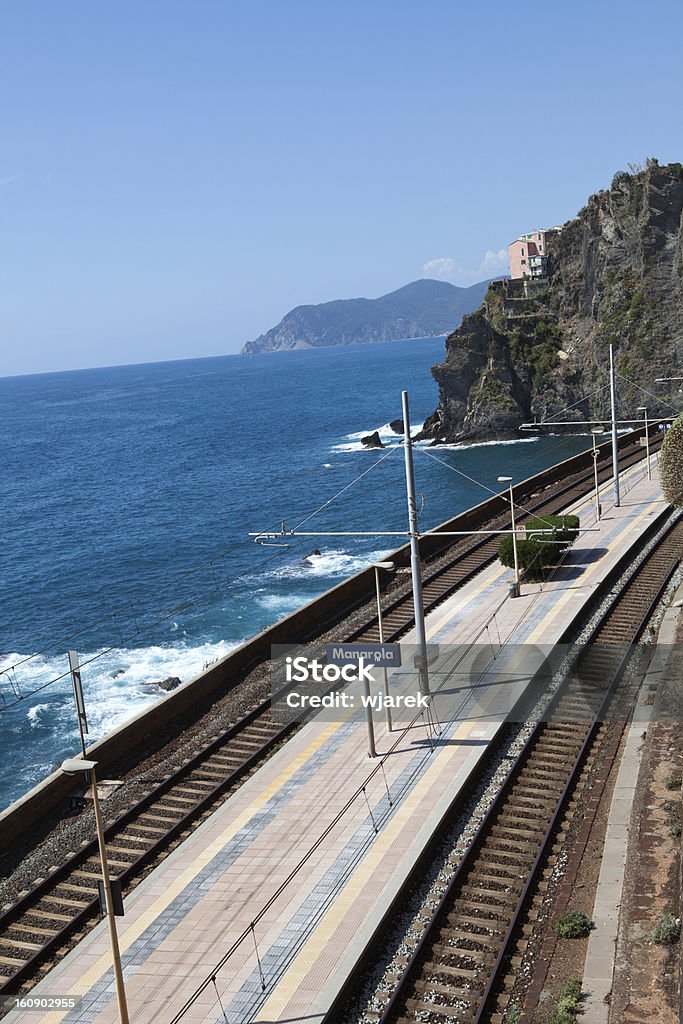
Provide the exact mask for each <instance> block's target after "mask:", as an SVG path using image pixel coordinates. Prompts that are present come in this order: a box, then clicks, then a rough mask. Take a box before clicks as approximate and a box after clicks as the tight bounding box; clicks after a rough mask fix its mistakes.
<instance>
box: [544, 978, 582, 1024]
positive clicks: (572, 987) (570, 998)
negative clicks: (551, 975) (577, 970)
mask: <svg viewBox="0 0 683 1024" xmlns="http://www.w3.org/2000/svg"><path fill="white" fill-rule="evenodd" d="M581 995H582V993H581V982H580V981H579V979H578V978H570V979H569V981H568V982H567V984H566V985H565V986H564V988H563V989H562V991H561V992H560V996H559V999H558V1003H557V1006H556V1007H555V1009H554V1010H553V1012H552V1013H551V1015H550V1021H549V1024H575V1021H576V1018H577V1017H578V1015H579V1013H580V1012H581Z"/></svg>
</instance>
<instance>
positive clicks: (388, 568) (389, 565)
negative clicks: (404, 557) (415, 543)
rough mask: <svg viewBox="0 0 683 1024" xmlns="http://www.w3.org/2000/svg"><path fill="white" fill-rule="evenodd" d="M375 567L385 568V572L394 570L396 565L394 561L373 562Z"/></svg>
mask: <svg viewBox="0 0 683 1024" xmlns="http://www.w3.org/2000/svg"><path fill="white" fill-rule="evenodd" d="M372 564H373V568H375V569H384V570H385V572H392V571H393V570H394V569H395V568H396V566H395V564H394V563H393V562H373V563H372Z"/></svg>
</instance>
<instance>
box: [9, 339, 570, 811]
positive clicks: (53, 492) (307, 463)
mask: <svg viewBox="0 0 683 1024" xmlns="http://www.w3.org/2000/svg"><path fill="white" fill-rule="evenodd" d="M443 353H444V342H443V339H435V338H430V339H424V340H418V341H397V342H391V343H386V344H377V345H365V346H351V347H348V348H335V349H319V350H308V351H302V352H290V353H282V354H275V355H256V356H250V357H243V356H223V357H218V358H208V359H191V360H183V361H179V362H164V363H150V364H145V365H135V366H120V367H111V368H105V369H96V370H81V371H74V372H65V373H52V374H42V375H35V376H26V377H12V378H9V377H6V378H2V379H0V409H1V411H2V415H1V416H0V451H1V452H2V456H1V458H2V462H3V466H4V470H3V473H2V497H1V499H0V501H1V503H2V523H3V530H2V539H1V544H2V548H1V556H0V559H1V560H0V565H1V567H2V568H1V570H0V573H1V575H0V584H1V592H2V607H1V610H0V672H2V674H0V730H1V733H0V736H1V738H2V745H1V749H0V777H1V779H2V783H1V785H0V807H2V806H5V805H7V804H8V803H10V802H11V801H12V800H15V799H16V798H17V797H19V796H20V795H21V794H22V793H23V792H25V791H26V790H27V789H29V788H30V787H31V786H33V785H34V784H35V783H36V782H38V781H39V780H40V779H41V778H43V777H44V776H45V775H46V774H48V773H49V772H50V771H51V770H52V769H53V768H54V767H55V765H56V764H58V763H60V762H61V760H62V759H63V758H64V757H65V756H67V755H69V754H75V753H77V752H78V749H79V744H78V732H77V726H76V719H75V714H74V708H73V698H72V692H71V683H70V680H69V678H68V676H66V675H65V673H66V672H67V668H68V665H67V658H66V651H67V650H69V649H74V650H77V651H78V653H79V656H80V659H81V662H82V664H83V666H84V667H83V673H82V674H83V684H84V689H85V695H86V703H87V712H88V721H89V727H90V733H89V739H90V740H94V739H96V738H98V737H99V736H101V735H103V734H104V733H105V732H107V731H109V730H110V729H111V728H112V727H114V726H116V725H118V724H120V723H121V722H122V721H123V720H125V719H126V718H127V717H128V716H130V715H133V714H135V713H137V712H138V711H140V710H141V709H142V708H143V707H145V706H146V705H148V704H150V703H151V702H153V701H154V700H155V699H156V698H158V696H159V690H158V688H156V687H155V686H154V685H153V684H154V683H155V682H156V681H158V680H162V679H164V678H166V677H167V676H179V677H180V678H181V679H182V680H183V681H184V680H186V679H189V678H191V677H192V676H193V675H194V674H195V673H197V672H198V671H200V670H201V669H202V667H203V666H204V665H206V664H207V663H210V662H211V661H213V660H214V659H216V658H219V657H221V656H222V655H224V654H226V653H227V652H228V651H230V650H231V649H232V648H234V647H235V646H236V645H237V644H239V643H240V642H241V641H243V640H244V639H246V638H247V637H249V636H251V635H253V634H254V633H255V632H257V631H258V630H260V629H262V628H263V627H265V626H267V625H268V624H270V623H272V622H273V621H275V620H276V619H278V618H279V617H281V616H283V615H286V614H287V613H288V612H290V611H292V610H293V609H295V608H296V607H298V606H299V605H301V604H303V603H304V602H306V601H308V600H310V599H311V598H312V597H314V596H315V595H316V594H318V593H320V592H321V591H323V590H325V589H327V588H328V587H330V586H333V585H335V584H336V583H338V582H339V581H340V580H341V579H343V578H344V577H345V576H347V575H349V574H351V573H353V572H356V571H357V570H359V569H361V568H362V567H363V566H365V565H367V564H368V563H369V562H371V561H373V560H376V559H378V558H380V557H381V556H382V555H384V554H386V553H387V552H388V551H390V550H393V549H394V548H396V547H398V546H399V544H401V543H403V539H402V538H400V537H388V538H387V537H372V536H370V537H354V538H352V537H305V538H301V539H298V540H295V541H291V542H290V546H281V545H279V544H278V545H277V546H273V547H270V546H268V547H266V546H261V545H258V544H255V543H254V541H253V539H252V538H250V537H249V536H248V534H249V532H250V531H257V530H267V529H272V528H273V527H279V524H280V523H281V521H282V520H284V522H285V526H286V528H287V529H291V528H293V527H295V526H297V525H298V524H299V523H301V521H302V520H306V523H305V525H304V526H302V529H304V530H307V531H311V532H315V531H329V532H336V531H341V532H343V531H354V530H355V531H368V532H373V531H376V532H381V531H402V530H405V529H406V523H407V514H406V504H405V489H404V487H405V484H404V475H403V474H404V468H403V450H402V448H401V447H400V446H399V444H398V442H399V437H398V435H396V434H393V433H392V432H391V430H390V428H389V426H388V424H389V421H390V420H392V419H396V418H400V416H401V391H402V390H403V389H406V390H408V391H409V394H410V403H411V418H412V422H413V426H417V425H419V424H421V423H422V421H423V420H424V419H425V417H426V416H427V415H428V414H429V413H431V412H432V411H433V409H434V408H435V406H436V403H437V389H436V385H435V383H434V381H433V379H432V377H431V374H430V372H429V368H430V366H432V365H433V364H434V363H436V362H440V361H441V360H442V358H443ZM374 430H379V432H380V435H381V437H382V439H383V440H384V442H385V444H386V445H387V446H388V447H387V448H386V449H385V450H384V451H381V450H366V449H364V448H363V446H362V444H361V442H360V438H361V437H362V436H363V435H365V434H367V433H370V432H372V431H374ZM589 443H590V440H589V438H586V437H571V438H568V437H564V438H560V437H543V438H534V439H530V438H523V439H521V440H520V441H519V442H506V443H501V444H486V445H479V446H473V447H437V448H429V449H427V447H426V446H424V445H418V446H417V448H416V454H415V471H416V478H417V488H418V491H419V492H420V495H421V501H423V502H424V505H423V511H422V517H421V524H422V527H423V529H427V528H428V527H429V526H433V525H436V524H437V523H439V522H441V521H442V520H444V519H445V518H447V517H448V516H451V515H453V514H455V513H456V512H458V511H459V510H462V509H464V508H467V507H469V506H471V505H473V504H475V503H477V502H479V501H481V500H483V499H485V498H486V497H487V496H488V495H489V493H490V491H489V490H487V488H493V489H496V488H497V486H498V485H497V484H496V478H497V476H498V475H499V474H503V473H504V474H508V475H512V476H514V477H515V478H516V479H522V478H523V477H527V476H530V475H531V474H532V473H535V472H537V471H538V470H540V469H542V468H543V467H545V466H547V465H550V464H552V463H554V462H556V461H558V460H559V459H562V458H566V457H569V456H570V455H572V454H574V453H576V452H577V451H579V450H582V449H584V448H585V447H587V446H588V445H589ZM434 457H436V459H439V460H441V461H435V458H434ZM455 471H457V472H455ZM461 474H465V475H461ZM357 478H358V479H357ZM468 478H471V479H468ZM354 480H356V482H355V483H352V481H354ZM347 485H351V486H347ZM336 494H338V497H337V498H336V500H334V501H332V502H331V503H330V504H326V503H327V502H329V501H330V499H331V498H333V496H334V495H336ZM321 506H324V507H322V508H321ZM319 508H321V511H319V512H318V513H317V514H316V515H314V516H313V517H312V518H308V517H309V516H310V515H311V513H313V512H314V511H315V510H316V509H319ZM314 550H318V551H319V552H320V554H319V555H312V554H311V552H313V551H314ZM59 677H62V678H59ZM55 680H56V681H55Z"/></svg>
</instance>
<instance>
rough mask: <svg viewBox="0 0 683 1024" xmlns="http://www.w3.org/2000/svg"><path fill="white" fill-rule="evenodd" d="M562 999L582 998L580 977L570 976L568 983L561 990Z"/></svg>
mask: <svg viewBox="0 0 683 1024" xmlns="http://www.w3.org/2000/svg"><path fill="white" fill-rule="evenodd" d="M560 999H576V1000H577V1001H578V1000H580V999H581V980H580V979H579V978H570V979H569V981H568V982H567V984H566V985H565V986H564V988H563V989H562V991H561V992H560Z"/></svg>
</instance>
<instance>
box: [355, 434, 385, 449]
mask: <svg viewBox="0 0 683 1024" xmlns="http://www.w3.org/2000/svg"><path fill="white" fill-rule="evenodd" d="M360 443H361V444H364V445H365V447H366V448H384V445H383V444H382V438H381V437H380V436H379V431H378V430H376V431H375V432H374V434H367V435H366V436H365V437H361V439H360Z"/></svg>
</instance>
